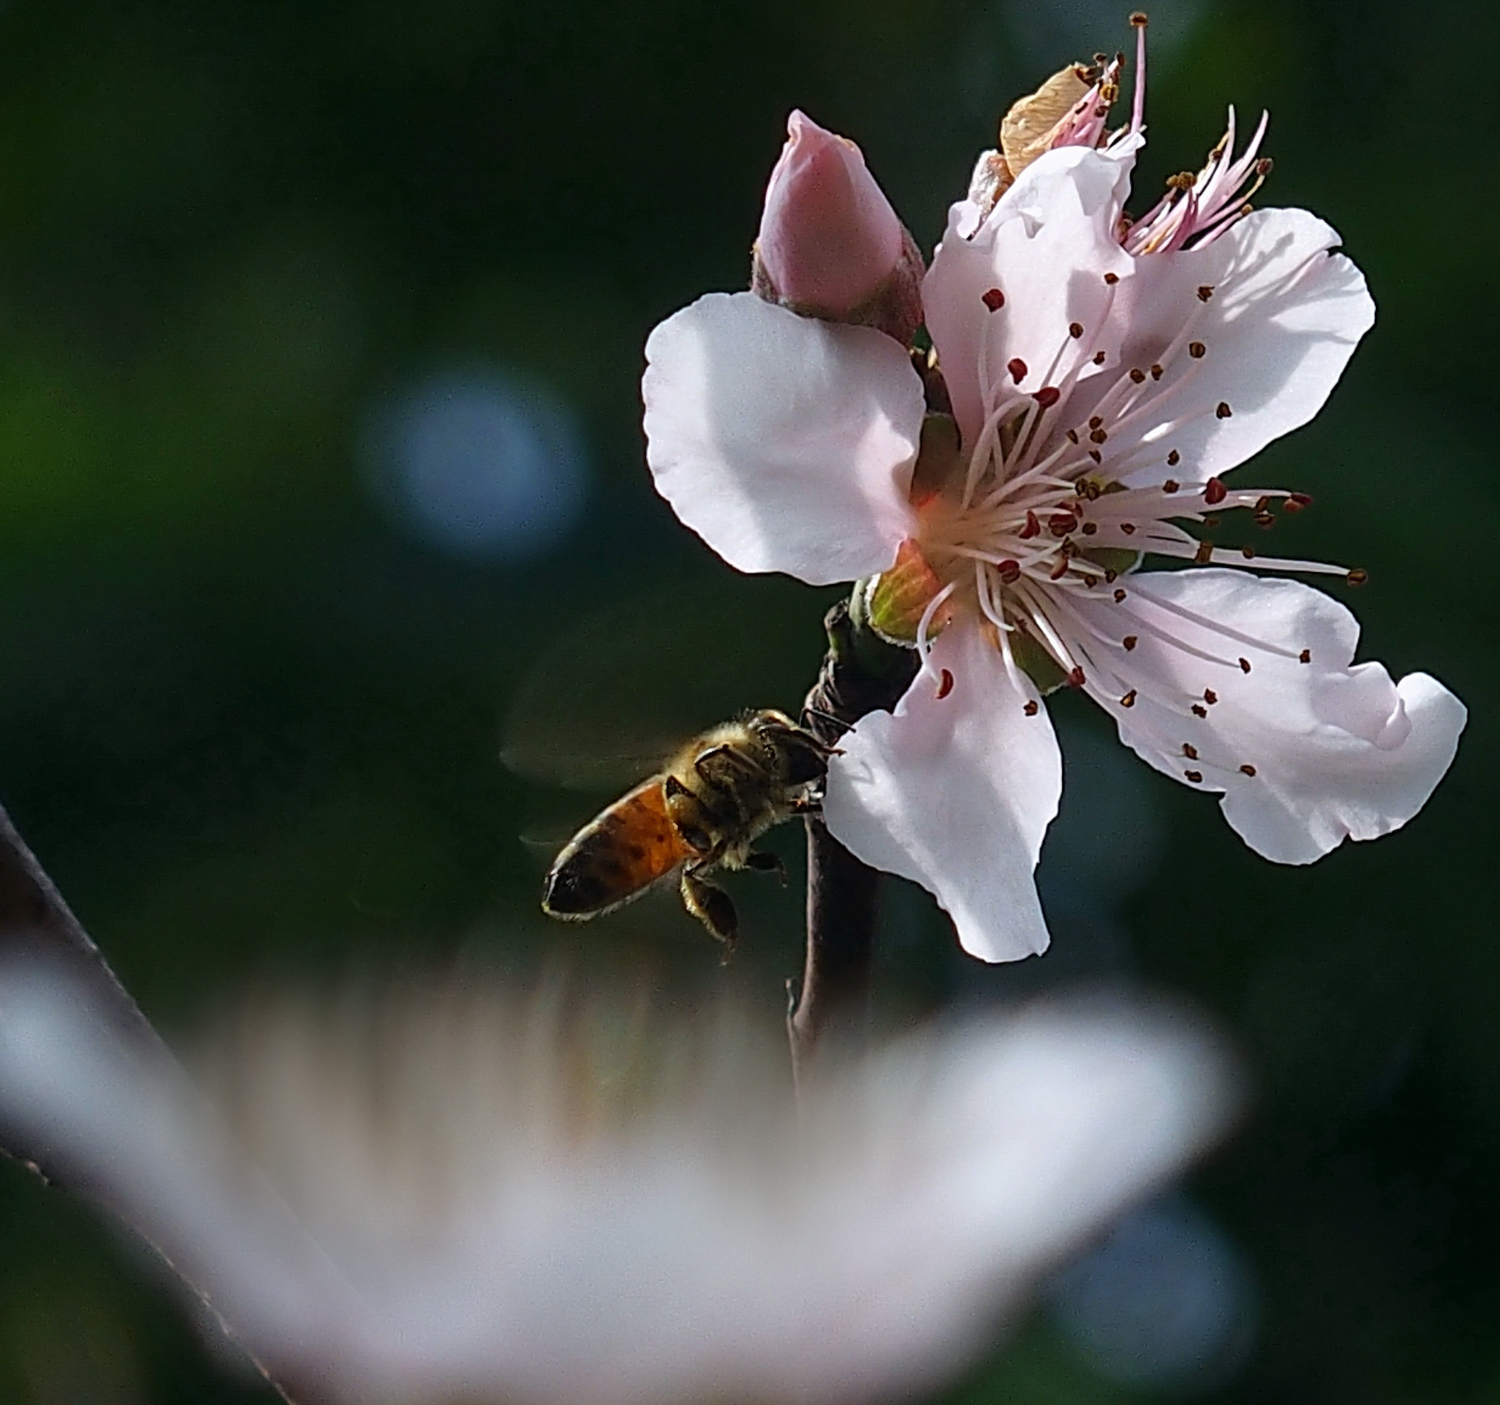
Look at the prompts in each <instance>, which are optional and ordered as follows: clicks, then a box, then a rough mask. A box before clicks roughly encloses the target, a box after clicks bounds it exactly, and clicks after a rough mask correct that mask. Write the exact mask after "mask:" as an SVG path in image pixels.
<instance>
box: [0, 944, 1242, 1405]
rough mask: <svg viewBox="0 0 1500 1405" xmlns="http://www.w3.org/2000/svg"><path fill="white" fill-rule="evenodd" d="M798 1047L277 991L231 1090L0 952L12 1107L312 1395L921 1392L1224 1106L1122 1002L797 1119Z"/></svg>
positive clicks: (909, 1062) (872, 1069)
mask: <svg viewBox="0 0 1500 1405" xmlns="http://www.w3.org/2000/svg"><path fill="white" fill-rule="evenodd" d="M553 995H554V996H556V991H554V992H553ZM783 1064H784V1050H778V1051H776V1053H775V1054H773V1053H772V1052H771V1051H770V1048H769V1047H768V1048H765V1049H762V1048H761V1047H760V1046H759V1045H758V1044H757V1041H756V1040H755V1038H753V1037H752V1034H751V1031H750V1028H749V1026H748V1025H747V1024H746V1023H745V1022H744V1021H743V1020H741V1019H739V1018H737V1017H736V1016H735V1015H734V1014H733V1012H732V1011H727V1010H724V1009H720V1010H719V1011H718V1012H717V1013H715V1014H713V1015H712V1016H709V1017H704V1018H701V1019H699V1020H698V1021H697V1022H695V1023H689V1022H685V1021H684V1020H683V1019H682V1017H680V1016H678V1017H676V1018H673V1019H658V1018H657V1017H655V1016H652V1015H650V1014H649V1013H648V1012H647V1010H646V1009H644V1008H643V1007H640V1006H637V1007H636V1008H631V1007H629V1006H628V1005H627V1004H624V1003H622V1002H620V1001H619V1000H613V1001H610V1002H602V1001H595V1002H583V1003H581V1004H580V1003H579V1002H576V1001H573V1002H569V1001H567V1000H564V999H560V998H548V995H547V992H546V991H545V990H544V991H543V992H542V994H541V996H539V997H533V998H532V999H531V1000H530V1001H529V1002H528V1001H525V1000H522V999H521V998H519V997H517V996H516V995H514V994H512V993H506V992H505V991H503V990H501V989H499V988H498V987H496V986H494V985H491V984H484V983H481V984H479V985H478V986H471V987H470V988H459V987H458V986H456V985H454V986H448V987H437V986H429V987H426V988H423V989H408V990H407V991H406V992H405V993H404V994H402V995H400V996H399V997H395V998H392V997H387V998H385V999H383V1000H372V999H370V998H369V997H368V996H361V995H353V996H350V997H347V998H345V999H343V1000H341V1001H338V1002H334V1003H332V1004H328V1003H325V1004H323V1005H321V1006H319V1005H317V1004H315V1003H313V1002H303V1003H300V1004H298V1003H294V1002H292V1003H289V1002H281V1003H279V1004H272V1005H269V1006H267V1007H266V1008H265V1009H263V1010H262V1011H261V1012H260V1013H259V1014H258V1015H256V1016H254V1017H252V1018H249V1019H247V1020H246V1021H245V1022H244V1023H243V1026H242V1028H241V1033H240V1035H239V1036H238V1037H236V1038H233V1039H230V1040H227V1041H221V1044H220V1047H219V1050H218V1052H217V1054H216V1055H215V1056H214V1057H213V1058H211V1059H209V1060H208V1062H207V1063H206V1065H205V1071H204V1086H206V1087H209V1088H212V1089H214V1090H216V1091H215V1094H214V1098H215V1102H216V1108H215V1110H214V1111H212V1112H210V1111H209V1110H208V1105H207V1103H206V1102H205V1101H204V1100H203V1097H202V1095H201V1094H199V1093H198V1092H197V1091H195V1090H194V1089H193V1088H192V1087H191V1086H190V1085H189V1084H188V1083H187V1081H186V1079H185V1078H184V1076H183V1075H182V1074H181V1073H180V1072H179V1071H178V1070H177V1069H176V1068H175V1067H174V1066H170V1065H168V1064H167V1063H166V1061H165V1060H164V1059H158V1058H154V1057H152V1056H149V1055H147V1056H142V1055H140V1054H139V1053H135V1052H132V1051H130V1050H128V1049H127V1048H126V1047H125V1046H124V1045H123V1044H121V1043H119V1042H118V1041H117V1040H116V1039H115V1038H114V1037H113V1036H112V1035H111V1034H110V1033H109V1032H108V1024H107V1021H106V1020H104V1019H103V1018H101V1016H100V1012H99V1011H98V1010H96V1009H93V1008H91V1007H90V1005H89V1004H88V1002H87V997H86V996H84V995H81V994H80V993H79V992H77V991H76V989H74V988H73V987H71V986H69V985H68V984H67V983H66V982H65V981H61V980H56V979H52V978H49V977H48V976H46V975H45V974H43V973H38V972H36V971H35V970H32V971H20V970H15V969H12V970H10V971H8V972H5V973H3V974H0V1124H3V1125H4V1126H5V1127H6V1128H8V1129H10V1130H11V1131H14V1132H19V1133H21V1134H24V1135H25V1136H26V1137H27V1138H28V1142H29V1144H31V1145H39V1146H43V1147H45V1148H46V1150H47V1156H48V1157H49V1159H50V1161H51V1163H52V1166H53V1168H54V1169H56V1168H61V1169H62V1171H63V1173H64V1176H65V1178H66V1179H68V1180H69V1181H71V1182H72V1183H74V1184H77V1185H79V1186H81V1187H83V1188H85V1189H87V1190H88V1191H90V1193H92V1194H93V1195H95V1196H96V1197H98V1198H100V1199H102V1200H104V1201H105V1202H106V1203H107V1204H109V1205H111V1206H112V1207H114V1208H115V1209H116V1210H118V1212H119V1213H120V1214H121V1215H123V1217H124V1218H125V1219H126V1220H127V1221H128V1222H129V1223H131V1224H132V1225H133V1226H134V1227H135V1228H136V1229H137V1230H139V1231H140V1232H141V1233H143V1234H144V1235H145V1236H146V1237H147V1238H148V1239H149V1240H151V1241H152V1242H153V1243H154V1244H155V1245H156V1246H157V1247H158V1248H159V1249H160V1251H161V1252H162V1253H163V1255H164V1256H165V1257H166V1258H167V1259H168V1260H169V1261H170V1262H171V1263H172V1264H173V1265H174V1266H175V1267H176V1268H177V1269H178V1270H179V1271H180V1272H181V1273H182V1274H183V1276H184V1277H185V1278H186V1279H187V1280H188V1281H189V1282H190V1283H192V1284H193V1285H194V1286H195V1287H196V1288H197V1289H198V1290H199V1291H200V1292H202V1293H203V1294H204V1295H205V1296H206V1298H207V1299H208V1301H209V1302H210V1303H211V1304H212V1306H213V1307H214V1308H215V1310H216V1311H217V1312H218V1313H219V1314H220V1316H221V1317H222V1319H223V1321H224V1322H225V1323H227V1324H228V1326H229V1330H230V1331H231V1332H232V1334H233V1335H234V1336H236V1337H237V1338H238V1339H239V1340H240V1341H241V1342H242V1343H243V1344H244V1346H245V1347H246V1348H247V1349H248V1350H249V1351H250V1352H251V1353H252V1354H253V1355H254V1356H255V1357H256V1358H257V1359H258V1360H260V1361H261V1362H262V1363H263V1364H264V1365H265V1366H266V1368H267V1369H268V1370H269V1371H270V1372H271V1373H272V1375H273V1376H275V1377H276V1379H277V1380H278V1381H280V1382H281V1383H282V1384H283V1385H285V1386H286V1387H288V1388H289V1389H290V1390H291V1391H292V1392H293V1393H294V1394H295V1395H296V1397H297V1398H298V1399H300V1400H303V1401H308V1402H313V1401H317V1402H359V1403H360V1405H396V1403H397V1402H401V1405H415V1403H416V1402H438V1401H456V1400H463V1401H465V1402H480V1401H491V1400H493V1401H501V1400H504V1401H507V1402H538V1405H541V1403H543V1402H558V1405H561V1403H562V1402H567V1405H646V1402H651V1405H664V1402H674V1401H691V1400H702V1399H725V1400H727V1399H734V1400H747V1401H748V1400H757V1401H768V1402H773V1401H786V1402H794V1401H796V1402H800V1401H804V1400H818V1401H828V1402H839V1401H867V1400H879V1399H891V1398H895V1397H899V1396H905V1395H907V1394H909V1393H910V1392H911V1391H912V1390H913V1389H917V1388H920V1387H922V1386H925V1385H928V1384H931V1383H934V1382H936V1381H937V1380H939V1379H940V1378H942V1377H944V1376H946V1375H948V1374H950V1373H951V1372H953V1371H954V1370H955V1369H957V1368H958V1367H959V1366H961V1365H962V1364H963V1363H964V1362H965V1361H966V1360H968V1359H969V1358H970V1357H971V1356H972V1355H973V1354H974V1353H975V1352H977V1351H978V1350H980V1349H982V1348H983V1347H984V1346H986V1345H987V1344H988V1342H989V1341H990V1340H991V1339H992V1337H993V1335H994V1331H995V1329H996V1326H997V1324H998V1322H999V1321H1000V1320H1001V1319H1002V1318H1003V1316H1004V1315H1005V1314H1006V1313H1007V1312H1009V1311H1012V1310H1014V1309H1015V1308H1016V1307H1017V1306H1018V1304H1019V1303H1020V1301H1021V1299H1022V1296H1023V1294H1024V1293H1025V1292H1026V1290H1027V1289H1028V1288H1029V1287H1030V1286H1031V1285H1032V1283H1033V1282H1034V1280H1035V1279H1036V1277H1037V1276H1038V1275H1039V1274H1040V1273H1042V1272H1043V1271H1044V1270H1045V1269H1047V1268H1048V1267H1050V1266H1051V1265H1052V1264H1054V1263H1055V1262H1056V1261H1057V1260H1058V1259H1059V1258H1060V1257H1061V1256H1063V1255H1064V1254H1066V1253H1067V1252H1068V1251H1069V1250H1070V1249H1072V1248H1073V1247H1075V1246H1076V1245H1078V1244H1079V1243H1080V1242H1081V1241H1083V1240H1084V1239H1085V1238H1086V1237H1087V1236H1089V1235H1090V1233H1091V1232H1093V1231H1095V1230H1096V1229H1097V1228H1099V1227H1100V1226H1101V1225H1102V1224H1103V1223H1104V1222H1105V1221H1106V1220H1107V1219H1108V1218H1109V1217H1110V1216H1111V1215H1112V1214H1114V1213H1115V1212H1116V1211H1117V1210H1119V1209H1121V1208H1122V1207H1123V1206H1125V1205H1126V1204H1127V1203H1128V1202H1130V1201H1131V1200H1132V1199H1133V1198H1135V1197H1136V1196H1138V1195H1140V1194H1141V1193H1142V1192H1144V1191H1146V1190H1148V1189H1150V1188H1151V1187H1153V1186H1154V1185H1156V1184H1157V1183H1159V1182H1160V1181H1161V1180H1162V1179H1163V1178H1165V1177H1168V1176H1170V1175H1171V1174H1172V1173H1173V1172H1174V1171H1176V1170H1177V1169H1178V1168H1179V1167H1180V1166H1181V1165H1182V1164H1183V1162H1184V1161H1185V1160H1186V1159H1187V1158H1188V1157H1189V1156H1190V1155H1191V1154H1192V1153H1194V1152H1195V1151H1197V1150H1198V1149H1199V1148H1201V1147H1202V1146H1203V1145H1204V1143H1205V1141H1206V1140H1207V1139H1209V1138H1210V1137H1211V1136H1212V1135H1213V1134H1214V1132H1215V1131H1216V1130H1217V1129H1218V1128H1219V1127H1220V1125H1221V1123H1222V1120H1223V1117H1224V1114H1225V1111H1226V1104H1227V1101H1228V1096H1227V1082H1228V1080H1227V1078H1226V1073H1225V1065H1224V1063H1223V1060H1222V1058H1221V1057H1220V1056H1219V1054H1218V1053H1217V1051H1216V1049H1215V1047H1214V1045H1213V1043H1212V1041H1211V1040H1209V1039H1208V1038H1207V1037H1206V1036H1205V1035H1204V1034H1203V1032H1202V1031H1201V1030H1199V1029H1197V1028H1196V1027H1195V1026H1193V1025H1192V1024H1191V1023H1190V1022H1185V1021H1183V1020H1182V1019H1180V1018H1173V1017H1171V1016H1170V1015H1167V1014H1163V1013H1160V1012H1157V1013H1149V1012H1143V1011H1141V1010H1131V1009H1125V1008H1122V1007H1118V1006H1110V1007H1103V1008H1092V1007H1091V1008H1088V1009H1079V1008H1073V1009H1044V1008H1038V1009H1035V1010H1032V1011H1031V1012H1029V1013H1023V1014H1021V1015H1019V1016H1017V1017H1014V1018H1012V1019H1009V1020H1007V1021H1005V1022H989V1023H973V1024H970V1025H968V1026H966V1027H962V1028H955V1029H950V1030H948V1031H946V1032H943V1033H936V1034H930V1035H926V1036H923V1037H919V1038H911V1039H908V1040H906V1041H904V1042H902V1043H901V1044H899V1045H897V1046H894V1047H892V1048H890V1049H888V1050H887V1051H885V1052H884V1053H882V1054H880V1055H878V1056H875V1057H872V1058H870V1059H868V1060H867V1061H864V1062H861V1063H859V1064H857V1065H850V1066H848V1067H845V1068H843V1069H842V1070H840V1071H837V1072H834V1073H832V1074H830V1075H829V1076H828V1077H827V1078H826V1079H825V1080H823V1081H821V1082H819V1083H817V1084H816V1085H815V1086H814V1087H813V1088H812V1089H811V1090H809V1091H808V1095H807V1097H806V1098H805V1099H804V1100H803V1102H802V1104H801V1106H800V1109H794V1108H793V1106H792V1105H791V1101H790V1095H789V1089H788V1088H787V1087H786V1077H785V1071H784V1067H783ZM226 1126H227V1127H231V1128H233V1137H231V1136H230V1135H229V1134H227V1133H226V1132H225V1131H223V1130H222V1128H224V1127H226Z"/></svg>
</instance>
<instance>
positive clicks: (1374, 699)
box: [1082, 569, 1467, 863]
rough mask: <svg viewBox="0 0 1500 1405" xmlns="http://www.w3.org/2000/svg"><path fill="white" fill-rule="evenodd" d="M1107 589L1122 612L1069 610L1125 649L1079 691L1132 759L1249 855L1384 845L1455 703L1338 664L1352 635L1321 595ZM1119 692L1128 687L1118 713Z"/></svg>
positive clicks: (1208, 586)
mask: <svg viewBox="0 0 1500 1405" xmlns="http://www.w3.org/2000/svg"><path fill="white" fill-rule="evenodd" d="M1122 584H1123V585H1125V586H1126V588H1127V599H1126V601H1125V603H1123V604H1121V605H1119V606H1113V605H1112V604H1110V603H1109V601H1107V600H1098V601H1093V602H1091V603H1090V604H1088V605H1087V606H1086V607H1084V608H1083V611H1082V613H1083V614H1084V615H1085V616H1086V618H1087V619H1088V621H1089V623H1090V625H1091V626H1092V627H1093V628H1094V629H1095V630H1097V632H1098V634H1099V635H1100V636H1101V637H1104V638H1108V639H1113V638H1119V637H1121V636H1123V635H1132V636H1134V637H1135V640H1136V642H1135V644H1134V646H1133V647H1132V648H1131V649H1130V650H1128V651H1127V650H1124V649H1110V648H1108V647H1106V646H1105V645H1102V644H1101V645H1099V646H1097V648H1096V652H1097V658H1096V659H1095V668H1094V670H1093V673H1094V677H1093V681H1092V683H1091V691H1093V693H1094V696H1095V697H1096V698H1097V699H1098V700H1099V701H1101V702H1102V703H1103V704H1104V705H1105V707H1106V709H1107V710H1108V711H1109V712H1110V713H1111V714H1112V715H1113V716H1114V718H1115V720H1116V722H1117V723H1118V724H1119V729H1120V738H1121V740H1122V741H1124V742H1125V743H1126V744H1127V745H1128V746H1130V747H1131V748H1132V749H1133V750H1134V751H1135V752H1136V753H1137V754H1138V755H1139V756H1141V757H1142V758H1144V759H1145V760H1146V761H1148V762H1150V763H1151V765H1153V766H1154V767H1156V769H1157V770H1159V771H1162V772H1163V773H1165V774H1166V775H1169V776H1172V777H1174V778H1175V779H1177V780H1179V781H1185V782H1187V783H1188V784H1192V785H1195V786H1196V787H1197V788H1199V789H1202V790H1208V791H1214V792H1218V793H1222V794H1223V796H1224V798H1223V800H1222V802H1221V804H1222V806H1223V810H1224V815H1225V818H1226V819H1227V820H1228V821H1229V823H1230V825H1231V827H1232V828H1233V829H1234V830H1235V832H1236V833H1238V834H1239V835H1240V836H1241V837H1242V838H1243V839H1244V840H1245V842H1246V843H1247V844H1248V845H1249V846H1250V847H1251V848H1252V849H1254V850H1255V851H1256V852H1257V853H1259V854H1263V855H1264V856H1265V857H1266V858H1268V859H1274V860H1275V861H1277V862H1278V863H1311V862H1312V861H1313V860H1314V859H1316V858H1319V857H1320V856H1321V855H1323V854H1325V853H1327V852H1328V851H1329V850H1330V849H1333V848H1335V847H1336V846H1337V845H1339V844H1340V843H1342V842H1343V841H1344V840H1345V839H1346V838H1347V839H1374V838H1377V837H1378V836H1380V835H1382V834H1388V833H1390V832H1391V831H1392V830H1395V829H1399V828H1400V827H1401V826H1402V825H1403V824H1405V823H1406V822H1407V820H1409V819H1411V818H1412V816H1413V815H1415V814H1416V813H1417V811H1418V810H1420V809H1421V808H1422V806H1423V805H1424V804H1425V803H1426V801H1427V797H1428V796H1429V795H1431V794H1432V791H1433V789H1434V787H1435V786H1436V785H1437V783H1438V781H1439V780H1441V779H1442V777H1443V774H1444V773H1445V772H1446V771H1447V769H1448V766H1449V764H1450V763H1451V762H1452V760H1453V756H1454V752H1455V750H1456V748H1457V746H1458V737H1459V733H1460V732H1462V731H1463V727H1464V721H1465V718H1466V716H1467V713H1466V711H1465V708H1464V705H1463V704H1462V703H1461V702H1459V700H1458V699H1457V698H1455V697H1454V696H1453V694H1452V693H1450V692H1449V691H1448V690H1447V689H1446V688H1444V687H1443V686H1442V684H1440V683H1437V682H1436V681H1434V680H1433V679H1431V678H1429V677H1428V676H1427V675H1426V674H1422V673H1415V674H1410V675H1408V676H1407V677H1405V678H1403V679H1402V680H1401V682H1400V683H1399V684H1397V683H1393V682H1392V681H1391V677H1390V675H1389V674H1388V673H1387V672H1386V670H1385V668H1384V667H1383V666H1382V665H1380V664H1378V663H1360V664H1356V663H1353V662H1352V660H1353V657H1354V649H1355V646H1356V644H1357V643H1358V641H1359V626H1358V624H1357V623H1356V622H1355V619H1354V616H1353V615H1352V614H1350V613H1349V611H1348V610H1347V609H1345V608H1344V606H1343V605H1341V604H1339V603H1338V601H1336V600H1334V599H1332V598H1330V597H1329V596H1327V595H1324V594H1323V593H1322V592H1321V591H1317V590H1313V589H1312V588H1311V587H1309V586H1306V585H1303V584H1301V583H1300V582H1298V581H1290V580H1265V579H1262V578H1260V577H1256V576H1252V575H1248V574H1246V573H1244V572H1241V571H1226V570H1213V569H1205V570H1189V571H1173V572H1162V573H1155V572H1153V573H1146V574H1140V575H1135V576H1126V577H1123V578H1122ZM1185 615H1191V616H1193V617H1194V618H1192V619H1188V618H1185V617H1184V616H1185ZM1169 640H1170V641H1178V642H1176V643H1173V642H1169ZM1251 640H1254V641H1257V642H1254V643H1252V642H1250V641H1251ZM1190 649H1192V650H1198V651H1201V654H1208V655H1213V656H1214V657H1215V658H1217V659H1219V660H1221V662H1217V663H1216V662H1212V661H1210V660H1209V659H1207V658H1204V657H1201V656H1200V655H1199V654H1195V653H1192V652H1189V650H1190ZM1304 649H1305V650H1306V651H1307V653H1308V656H1309V659H1310V662H1308V663H1302V662H1301V661H1300V656H1301V653H1302V651H1303V650H1304ZM1241 660H1243V663H1242V662H1241ZM1244 664H1249V665H1250V671H1249V672H1246V671H1245V669H1244ZM1124 689H1134V690H1135V691H1136V696H1135V698H1134V699H1133V705H1132V706H1130V707H1128V708H1125V707H1121V706H1119V704H1118V701H1117V699H1118V698H1119V697H1120V696H1122V695H1123V694H1122V691H1121V690H1124ZM1210 694H1211V695H1212V701H1208V700H1207V699H1208V696H1209V695H1210ZM1193 705H1197V706H1198V707H1200V708H1201V709H1202V710H1203V712H1204V714H1205V715H1204V716H1202V717H1199V716H1197V715H1195V714H1194V713H1193V712H1192V710H1191V708H1192V706H1193ZM1188 748H1191V749H1192V753H1194V754H1189V752H1188ZM1245 767H1248V768H1249V770H1248V771H1246V770H1245V769H1243V768H1245ZM1193 776H1197V777H1198V778H1199V779H1198V780H1196V781H1194V780H1193Z"/></svg>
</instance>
